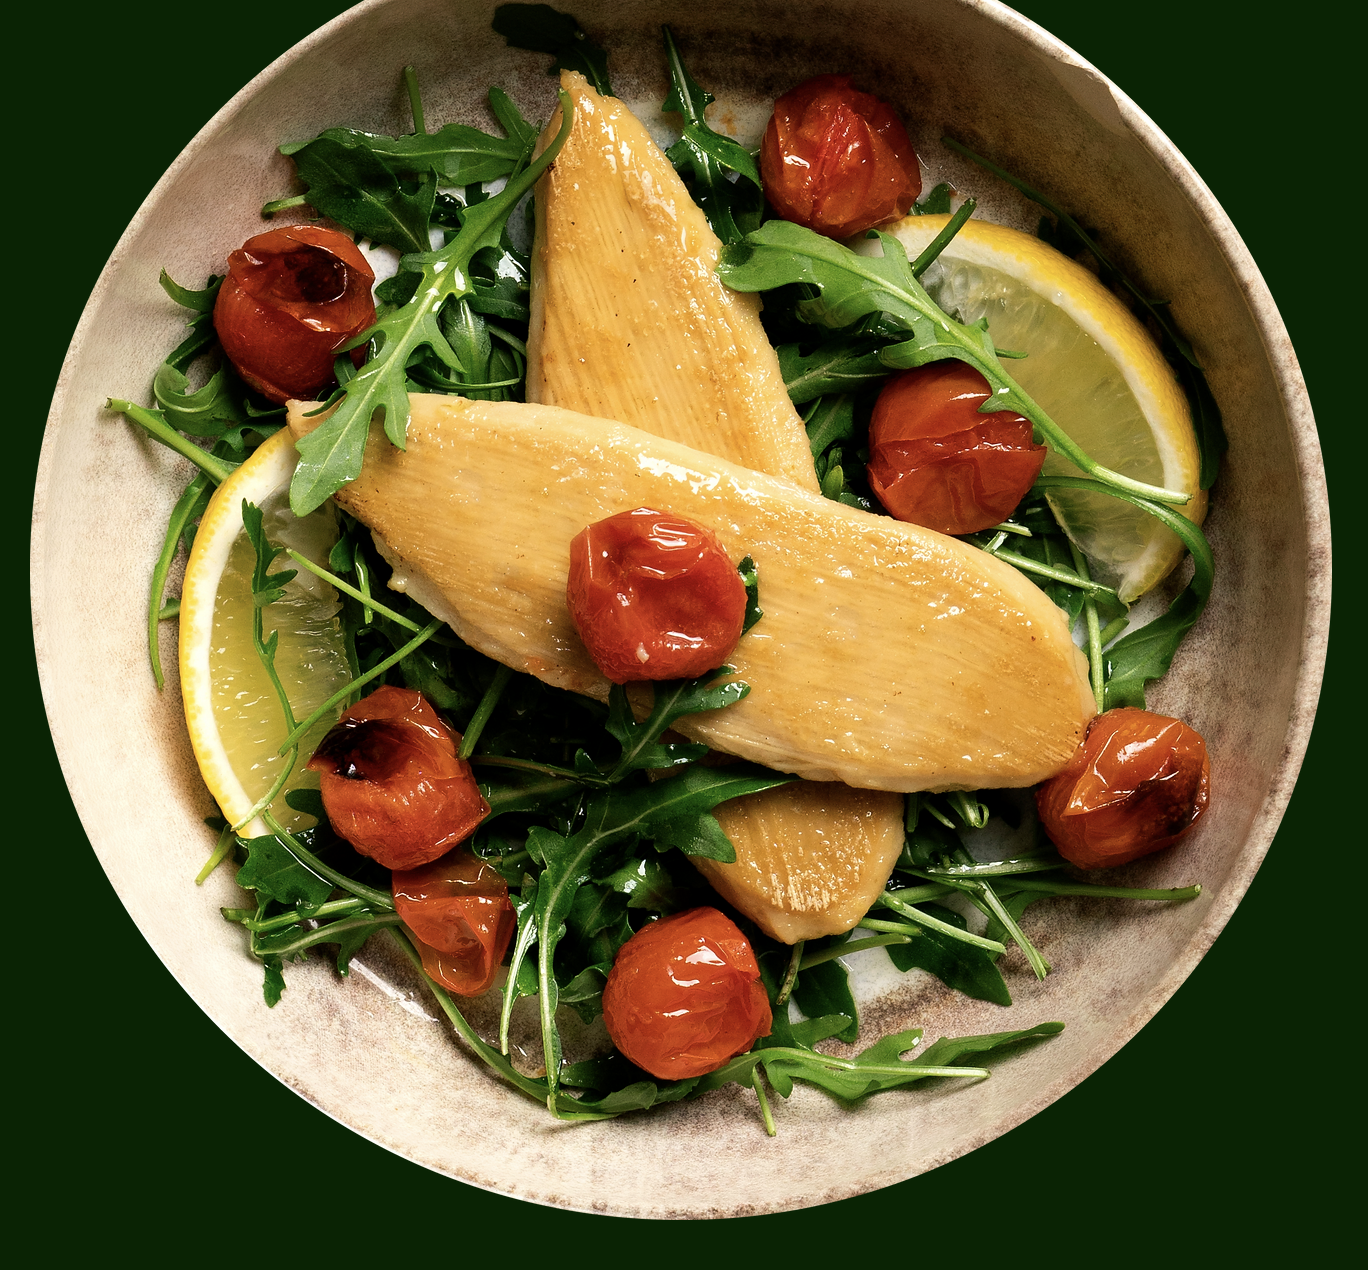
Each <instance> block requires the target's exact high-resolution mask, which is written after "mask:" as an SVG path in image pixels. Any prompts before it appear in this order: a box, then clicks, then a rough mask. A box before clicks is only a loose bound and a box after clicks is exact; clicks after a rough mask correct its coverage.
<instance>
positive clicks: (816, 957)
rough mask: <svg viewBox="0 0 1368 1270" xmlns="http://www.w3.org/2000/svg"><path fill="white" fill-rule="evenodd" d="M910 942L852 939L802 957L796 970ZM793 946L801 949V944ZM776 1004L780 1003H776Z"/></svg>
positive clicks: (887, 938)
mask: <svg viewBox="0 0 1368 1270" xmlns="http://www.w3.org/2000/svg"><path fill="white" fill-rule="evenodd" d="M890 924H891V923H890ZM911 942H912V937H911V936H910V935H871V936H870V937H869V938H868V939H853V940H851V941H850V943H848V944H836V945H834V946H833V947H831V948H823V949H822V950H821V951H820V952H815V953H813V954H812V955H811V956H810V957H804V958H803V964H802V965H801V966H799V967H798V969H799V970H811V969H812V967H813V966H820V965H821V964H822V963H823V962H824V961H835V960H836V958H837V957H844V956H846V955H848V954H849V953H857V952H864V951H865V949H866V948H886V947H887V946H888V945H889V944H910V943H911ZM794 946H795V947H797V948H801V947H802V945H801V944H796V945H794ZM776 1004H780V1003H778V1002H776Z"/></svg>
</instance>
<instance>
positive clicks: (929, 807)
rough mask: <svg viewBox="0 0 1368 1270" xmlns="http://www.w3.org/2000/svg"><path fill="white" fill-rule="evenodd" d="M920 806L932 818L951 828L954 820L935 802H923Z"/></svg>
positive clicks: (953, 825)
mask: <svg viewBox="0 0 1368 1270" xmlns="http://www.w3.org/2000/svg"><path fill="white" fill-rule="evenodd" d="M922 806H923V807H924V808H925V810H926V812H927V813H928V814H929V815H930V816H931V817H932V819H934V820H939V821H940V822H941V824H943V825H944V826H945V827H946V828H947V829H953V828H954V827H955V822H954V821H953V820H951V819H950V817H949V816H947V815H946V814H945V813H944V812H943V811H942V810H941V809H940V808H939V807H937V806H936V804H935V803H931V802H928V803H923V804H922Z"/></svg>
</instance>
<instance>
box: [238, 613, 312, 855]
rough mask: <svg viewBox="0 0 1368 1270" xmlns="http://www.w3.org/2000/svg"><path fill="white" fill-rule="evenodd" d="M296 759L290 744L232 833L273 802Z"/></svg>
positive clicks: (248, 822)
mask: <svg viewBox="0 0 1368 1270" xmlns="http://www.w3.org/2000/svg"><path fill="white" fill-rule="evenodd" d="M260 611H261V610H260V609H258V610H257V612H258V613H260ZM267 669H270V667H267ZM298 760H299V746H297V745H294V746H291V747H290V752H289V754H288V755H286V757H285V762H284V763H283V764H281V768H280V775H278V776H277V777H276V778H275V780H274V781H272V782H271V788H270V789H268V790H267V791H266V792H265V793H264V794H262V796H261V797H260V798H258V799H257V800H256V802H255V803H253V804H252V810H251V811H249V812H248V813H247V814H246V815H245V816H243V817H242V819H241V820H239V821H238V822H237V824H235V825H233V826H232V829H233V832H234V833H237V832H238V831H239V830H241V829H242V828H243V827H244V826H246V825H250V824H251V823H252V821H253V820H255V819H256V818H257V817H258V816H259V815H261V813H262V812H263V811H265V810H266V808H267V807H269V806H270V805H271V804H272V803H273V802H275V800H276V795H277V794H279V793H280V791H281V790H282V789H284V788H285V782H286V781H288V780H289V779H290V777H291V776H293V775H294V769H295V763H296V762H297V761H298Z"/></svg>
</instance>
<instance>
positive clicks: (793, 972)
mask: <svg viewBox="0 0 1368 1270" xmlns="http://www.w3.org/2000/svg"><path fill="white" fill-rule="evenodd" d="M806 942H807V941H806V940H803V939H800V940H799V941H798V942H797V943H796V944H794V945H793V950H792V951H791V952H790V953H789V964H788V970H786V971H785V972H784V982H783V983H781V984H780V985H779V992H778V994H777V995H776V996H775V998H774V1006H775V1009H778V1008H779V1007H780V1006H783V1005H787V1004H788V999H789V994H790V993H791V992H792V991H793V985H794V982H795V981H796V980H797V978H798V972H799V971H800V970H801V969H802V968H803V966H802V961H803V945H804V944H805V943H806ZM822 960H823V961H825V960H827V959H826V958H825V957H824V958H822ZM812 964H813V965H814V966H815V965H816V964H817V963H816V962H815V961H814V962H813V963H812Z"/></svg>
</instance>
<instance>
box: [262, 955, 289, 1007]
mask: <svg viewBox="0 0 1368 1270" xmlns="http://www.w3.org/2000/svg"><path fill="white" fill-rule="evenodd" d="M262 964H263V967H264V969H265V971H266V979H265V982H264V983H263V984H262V985H261V995H262V996H263V997H264V998H265V1000H266V1004H267V1005H268V1006H270V1007H271V1008H272V1009H274V1008H275V1007H276V1006H278V1005H279V1004H280V998H281V997H282V996H283V995H284V994H285V972H284V970H283V969H282V968H281V963H280V958H279V957H268V958H267V959H266V960H265V962H263V963H262Z"/></svg>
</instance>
